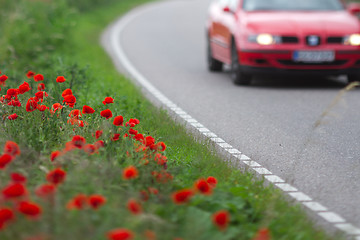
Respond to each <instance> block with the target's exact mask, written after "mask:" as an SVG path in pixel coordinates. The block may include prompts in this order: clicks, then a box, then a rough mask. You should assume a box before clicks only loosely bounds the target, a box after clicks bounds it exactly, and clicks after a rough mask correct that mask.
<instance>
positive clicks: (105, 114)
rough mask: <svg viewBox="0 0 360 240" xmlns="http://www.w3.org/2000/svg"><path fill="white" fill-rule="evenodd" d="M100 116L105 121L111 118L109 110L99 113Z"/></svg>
mask: <svg viewBox="0 0 360 240" xmlns="http://www.w3.org/2000/svg"><path fill="white" fill-rule="evenodd" d="M100 115H101V116H102V117H104V118H106V119H109V118H111V117H112V112H111V111H110V109H105V110H104V111H101V112H100Z"/></svg>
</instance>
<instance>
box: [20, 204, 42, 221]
mask: <svg viewBox="0 0 360 240" xmlns="http://www.w3.org/2000/svg"><path fill="white" fill-rule="evenodd" d="M18 210H19V212H21V213H22V214H24V215H26V216H28V217H31V218H36V217H38V216H40V215H41V212H42V209H41V207H40V206H39V205H38V204H36V203H33V202H30V201H23V202H20V204H19V206H18Z"/></svg>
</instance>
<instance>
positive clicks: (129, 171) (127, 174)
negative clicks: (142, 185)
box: [123, 166, 139, 180]
mask: <svg viewBox="0 0 360 240" xmlns="http://www.w3.org/2000/svg"><path fill="white" fill-rule="evenodd" d="M138 176H139V173H138V170H137V169H136V167H134V166H129V167H127V168H125V169H124V170H123V179H125V180H130V179H134V178H137V177H138Z"/></svg>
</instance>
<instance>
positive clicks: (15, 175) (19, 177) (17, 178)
mask: <svg viewBox="0 0 360 240" xmlns="http://www.w3.org/2000/svg"><path fill="white" fill-rule="evenodd" d="M11 180H13V182H17V183H26V177H25V176H24V175H22V174H20V173H12V174H11Z"/></svg>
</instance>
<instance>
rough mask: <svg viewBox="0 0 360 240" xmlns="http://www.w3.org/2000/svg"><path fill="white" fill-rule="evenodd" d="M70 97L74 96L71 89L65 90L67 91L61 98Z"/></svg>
mask: <svg viewBox="0 0 360 240" xmlns="http://www.w3.org/2000/svg"><path fill="white" fill-rule="evenodd" d="M68 95H73V93H72V91H71V89H70V88H67V89H65V90H64V91H63V92H62V94H61V96H62V97H63V98H64V97H65V96H68Z"/></svg>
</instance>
